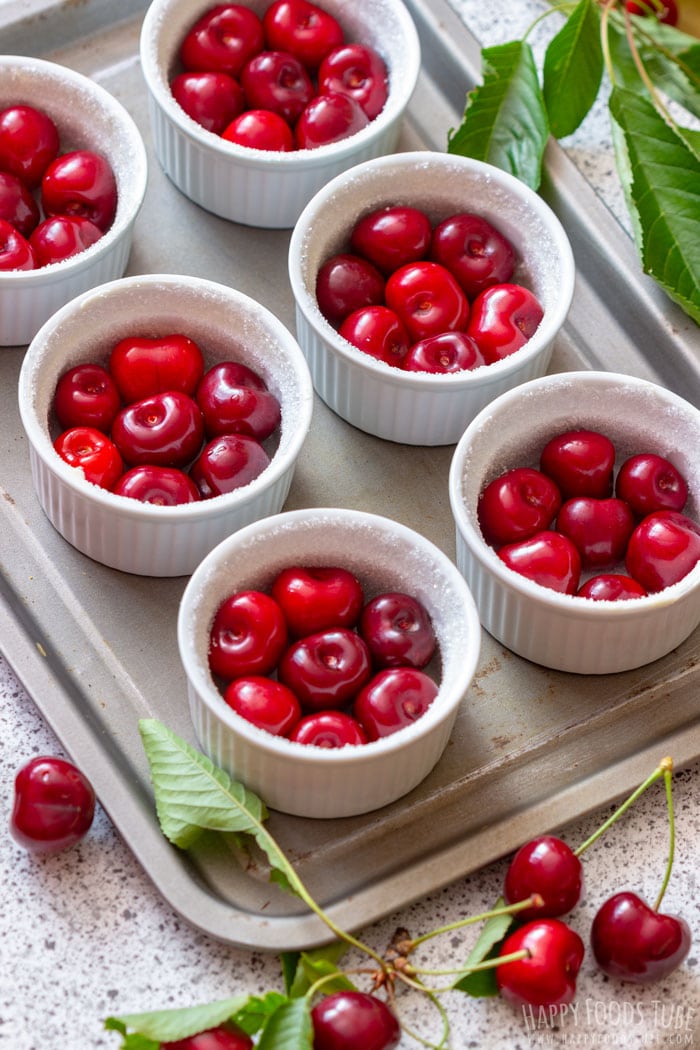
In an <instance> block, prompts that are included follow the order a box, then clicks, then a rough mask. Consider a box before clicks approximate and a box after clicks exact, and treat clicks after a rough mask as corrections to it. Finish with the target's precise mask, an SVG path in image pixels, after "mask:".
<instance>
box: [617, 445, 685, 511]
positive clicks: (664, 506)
mask: <svg viewBox="0 0 700 1050" xmlns="http://www.w3.org/2000/svg"><path fill="white" fill-rule="evenodd" d="M615 494H616V495H617V496H619V498H620V499H624V500H626V501H627V503H629V505H630V507H631V508H632V510H633V511H634V513H635V514H638V515H639V516H640V517H644V516H645V515H647V514H653V512H654V511H656V510H683V508H684V506H685V504H686V501H687V499H688V485H687V482H686V480H685V478H684V477H683V475H682V474H681V472H680V471H679V470H677V468H676V467H675V466H674V465H673V463H671V462H670V460H668V459H666V458H665V457H664V456H658V455H656V453H653V452H644V453H641V454H639V455H636V456H630V457H629V459H626V460H625V462H624V463H623V464H622V466H621V467H620V469H619V471H618V473H617V478H616V479H615Z"/></svg>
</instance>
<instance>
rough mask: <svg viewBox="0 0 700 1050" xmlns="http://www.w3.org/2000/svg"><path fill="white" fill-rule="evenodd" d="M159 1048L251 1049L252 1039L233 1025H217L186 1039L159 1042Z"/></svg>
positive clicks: (199, 1049)
mask: <svg viewBox="0 0 700 1050" xmlns="http://www.w3.org/2000/svg"><path fill="white" fill-rule="evenodd" d="M160 1050H253V1040H252V1039H251V1038H250V1036H249V1035H246V1033H245V1032H242V1031H241V1029H240V1028H237V1027H236V1026H235V1025H228V1024H224V1025H219V1026H218V1027H217V1028H208V1029H207V1030H206V1031H205V1032H198V1033H197V1034H196V1035H189V1036H188V1037H187V1038H186V1039H176V1040H175V1041H174V1042H173V1041H171V1042H168V1043H161V1044H160Z"/></svg>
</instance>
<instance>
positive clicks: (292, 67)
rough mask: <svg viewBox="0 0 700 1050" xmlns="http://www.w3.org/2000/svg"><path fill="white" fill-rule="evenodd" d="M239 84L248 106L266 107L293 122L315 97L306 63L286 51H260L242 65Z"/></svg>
mask: <svg viewBox="0 0 700 1050" xmlns="http://www.w3.org/2000/svg"><path fill="white" fill-rule="evenodd" d="M241 86H242V88H243V91H244V93H245V100H246V105H247V108H248V109H269V110H272V112H273V113H277V114H279V116H280V117H284V119H285V120H286V121H287V122H288V123H289V124H294V123H295V122H296V121H297V120H298V119H299V117H300V116H301V114H302V112H303V111H304V109H305V108H306V106H307V105H308V104H309V102H310V101H311V99H312V98H313V97H314V94H315V91H314V85H313V83H312V82H311V78H310V76H309V74H308V73H307V72H306V68H305V66H304V65H303V64H302V63H301V62H300V61H299V59H298V58H295V57H294V55H290V54H288V53H287V52H285V51H261V52H260V54H258V55H254V57H253V58H251V59H250V61H249V62H248V63H246V65H245V66H244V67H243V71H242V72H241Z"/></svg>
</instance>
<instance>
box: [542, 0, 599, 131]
mask: <svg viewBox="0 0 700 1050" xmlns="http://www.w3.org/2000/svg"><path fill="white" fill-rule="evenodd" d="M542 75H543V80H542V91H543V95H544V101H545V105H546V107H547V113H548V115H549V129H550V131H551V133H552V134H553V135H554V136H555V138H558V139H560V138H563V137H564V136H566V135H571V134H572V132H574V131H576V128H577V127H578V126H579V124H580V123H581V121H582V120H583V118H584V117H585V116H586V114H587V113H588V111H589V110H590V108H591V106H592V105H593V103H594V102H595V100H596V97H597V95H598V91H599V89H600V83H601V79H602V76H603V49H602V47H601V43H600V15H599V12H598V7H597V5H596V4H594V3H593V0H580V2H579V3H578V4H577V5H576V7H575V8H574V10H573V11H572V13H571V15H570V16H569V18H568V19H567V20H566V22H565V23H564V25H563V26H562V28H561V29H560V30H559V32H558V33H557V34H556V36H554V37H553V38H552V40H551V41H550V43H549V45H548V47H547V50H546V52H545V57H544V66H543V70H542Z"/></svg>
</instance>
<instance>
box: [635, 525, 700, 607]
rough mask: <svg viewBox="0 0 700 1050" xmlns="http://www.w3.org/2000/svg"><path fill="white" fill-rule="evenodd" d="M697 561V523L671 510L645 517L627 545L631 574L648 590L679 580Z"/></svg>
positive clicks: (699, 544) (699, 543)
mask: <svg viewBox="0 0 700 1050" xmlns="http://www.w3.org/2000/svg"><path fill="white" fill-rule="evenodd" d="M698 561H700V524H698V523H697V522H696V521H693V520H692V518H688V517H687V516H686V515H685V514H680V513H679V512H678V511H674V510H660V511H657V512H656V513H655V514H649V515H648V516H647V517H646V518H644V519H643V520H642V521H641V522H640V523H639V525H637V527H636V529H635V530H634V532H633V533H632V535H631V536H630V539H629V543H628V544H627V554H626V557H625V564H626V567H627V571H628V573H629V574H630V576H632V577H634V579H635V580H636V581H637V582H638V583H639V584H641V585H642V587H644V588H645V589H646V590H647V591H661V590H663V589H664V587H670V586H671V585H672V584H674V583H677V582H678V581H679V580H682V579H683V577H684V576H687V575H688V573H689V572H691V571H692V570H693V569H694V568H695V566H696V565H697V564H698Z"/></svg>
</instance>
